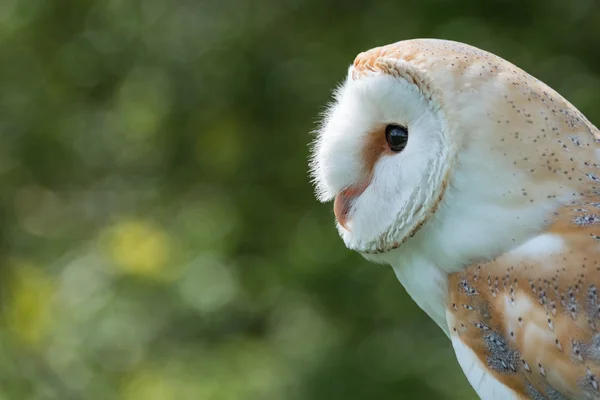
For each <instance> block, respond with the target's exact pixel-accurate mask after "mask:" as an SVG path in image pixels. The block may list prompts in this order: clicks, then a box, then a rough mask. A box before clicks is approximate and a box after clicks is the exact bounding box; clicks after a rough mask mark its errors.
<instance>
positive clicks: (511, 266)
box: [310, 39, 600, 400]
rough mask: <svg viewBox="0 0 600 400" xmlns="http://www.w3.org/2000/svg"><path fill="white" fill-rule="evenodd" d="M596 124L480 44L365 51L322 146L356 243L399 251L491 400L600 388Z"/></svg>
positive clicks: (316, 149)
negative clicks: (478, 46)
mask: <svg viewBox="0 0 600 400" xmlns="http://www.w3.org/2000/svg"><path fill="white" fill-rule="evenodd" d="M599 143H600V132H599V131H598V129H596V127H594V126H593V125H592V124H591V123H590V122H589V121H588V120H587V119H586V117H584V116H583V115H582V114H581V112H579V111H578V110H577V109H576V108H575V107H574V106H573V105H572V104H570V103H569V102H568V101H567V100H566V99H564V98H563V97H562V96H561V95H559V94H558V93H557V92H555V91H554V90H553V89H551V88H550V87H549V86H547V85H546V84H544V83H543V82H541V81H540V80H538V79H536V78H534V77H533V76H531V75H529V74H528V73H526V72H525V71H523V70H521V69H520V68H518V67H516V66H515V65H513V64H511V63H510V62H508V61H506V60H504V59H502V58H500V57H498V56H496V55H493V54H491V53H489V52H486V51H483V50H481V49H478V48H475V47H472V46H469V45H466V44H462V43H458V42H452V41H445V40H435V39H416V40H407V41H401V42H398V43H394V44H390V45H387V46H383V47H378V48H374V49H371V50H368V51H366V52H363V53H361V54H359V55H358V56H357V57H356V59H355V60H354V63H353V64H352V65H351V66H350V67H349V70H348V74H347V77H346V79H345V81H344V83H343V84H342V85H341V86H340V87H339V88H338V89H337V90H336V92H335V96H334V101H333V102H332V104H331V105H330V107H329V108H328V112H327V113H325V117H324V119H323V121H322V124H321V126H320V127H319V129H318V130H317V137H316V139H315V141H314V144H313V149H312V156H311V161H310V162H311V174H312V177H313V180H314V183H315V187H316V193H317V197H318V199H319V200H320V201H323V202H327V201H331V200H333V210H334V214H335V219H336V226H337V229H338V231H339V234H340V236H341V238H342V239H343V241H344V243H345V245H346V247H348V248H349V249H351V250H355V251H357V252H359V253H360V254H362V255H363V256H364V257H365V258H367V259H368V260H371V261H373V262H376V263H381V264H388V265H391V266H392V267H393V269H394V271H395V274H396V276H397V277H398V279H399V281H400V282H401V283H402V284H403V286H404V287H405V288H406V291H407V292H408V294H409V295H410V296H411V297H412V298H413V299H414V300H415V302H416V303H417V304H418V305H419V306H420V307H421V308H422V309H423V310H424V311H425V312H426V313H427V314H428V315H429V316H430V317H431V318H432V319H433V320H434V321H435V322H436V323H437V324H438V325H439V326H440V327H441V329H442V330H443V331H444V332H445V333H446V334H447V335H448V337H449V338H450V340H451V343H452V346H453V348H454V351H455V353H456V357H457V361H458V363H459V364H460V366H461V367H462V369H463V371H464V373H465V375H466V376H467V379H468V380H469V382H470V384H471V385H472V386H473V388H474V389H475V391H476V392H477V394H478V395H479V397H480V398H482V399H484V400H495V399H535V400H538V399H548V400H550V399H553V400H556V399H600V387H599V385H600V145H599Z"/></svg>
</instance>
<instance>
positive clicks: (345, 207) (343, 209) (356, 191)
mask: <svg viewBox="0 0 600 400" xmlns="http://www.w3.org/2000/svg"><path fill="white" fill-rule="evenodd" d="M367 186H368V183H367V184H364V185H358V186H350V187H348V188H346V189H344V190H342V191H341V192H339V193H338V194H337V195H336V196H335V200H334V201H333V213H334V214H335V219H336V220H337V222H338V223H339V224H340V225H341V226H342V228H344V229H345V230H347V231H350V229H349V228H348V219H349V217H348V214H350V209H351V208H352V205H353V203H354V200H356V198H358V197H359V196H360V195H361V194H362V193H363V192H364V191H365V189H366V188H367Z"/></svg>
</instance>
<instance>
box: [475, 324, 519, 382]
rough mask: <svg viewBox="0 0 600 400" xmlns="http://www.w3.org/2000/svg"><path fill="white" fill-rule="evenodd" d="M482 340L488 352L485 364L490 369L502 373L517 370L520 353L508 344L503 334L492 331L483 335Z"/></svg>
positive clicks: (511, 372)
mask: <svg viewBox="0 0 600 400" xmlns="http://www.w3.org/2000/svg"><path fill="white" fill-rule="evenodd" d="M483 340H484V341H485V344H486V347H487V349H488V351H489V353H490V354H489V356H488V357H487V364H488V365H489V367H490V368H491V369H493V370H494V371H497V372H501V373H504V374H514V373H515V372H517V368H518V367H519V360H520V359H521V355H520V353H519V351H518V350H516V349H513V348H511V347H510V346H509V344H508V342H507V341H506V339H505V338H504V336H502V335H501V334H500V333H498V332H495V331H494V332H490V333H488V334H487V335H485V336H484V337H483Z"/></svg>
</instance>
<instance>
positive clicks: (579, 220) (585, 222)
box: [574, 214, 600, 226]
mask: <svg viewBox="0 0 600 400" xmlns="http://www.w3.org/2000/svg"><path fill="white" fill-rule="evenodd" d="M574 222H575V223H576V224H577V225H581V226H589V225H593V224H599V223H600V215H598V214H589V215H581V216H579V217H576V218H575V220H574Z"/></svg>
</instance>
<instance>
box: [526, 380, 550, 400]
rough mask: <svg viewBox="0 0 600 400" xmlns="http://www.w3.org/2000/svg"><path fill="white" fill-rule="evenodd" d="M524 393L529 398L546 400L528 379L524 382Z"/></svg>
mask: <svg viewBox="0 0 600 400" xmlns="http://www.w3.org/2000/svg"><path fill="white" fill-rule="evenodd" d="M525 394H526V395H527V397H529V398H530V399H531V400H547V399H546V397H545V396H544V395H543V394H541V393H540V392H539V391H538V390H537V389H536V388H535V387H534V386H533V385H532V384H531V383H530V382H529V381H526V382H525Z"/></svg>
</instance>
